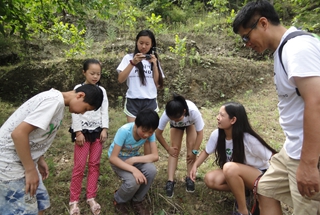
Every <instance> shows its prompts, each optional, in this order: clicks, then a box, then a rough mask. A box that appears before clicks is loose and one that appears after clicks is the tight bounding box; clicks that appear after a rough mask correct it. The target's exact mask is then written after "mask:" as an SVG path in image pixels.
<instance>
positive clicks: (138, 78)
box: [117, 30, 163, 122]
mask: <svg viewBox="0 0 320 215" xmlns="http://www.w3.org/2000/svg"><path fill="white" fill-rule="evenodd" d="M156 46H157V44H156V39H155V36H154V34H153V33H152V32H151V31H150V30H142V31H140V32H139V33H138V35H137V37H136V46H135V50H134V53H131V54H127V55H125V56H124V57H123V59H122V61H121V63H120V64H119V66H118V68H117V71H118V81H119V82H120V83H123V82H125V81H126V83H127V86H128V90H127V93H126V102H125V107H124V112H125V114H126V115H127V121H128V122H134V120H135V118H136V115H137V113H138V112H139V111H140V110H142V109H144V108H150V109H153V110H155V111H158V104H157V100H156V99H157V89H158V88H160V89H161V88H162V87H163V72H162V69H161V66H160V63H159V60H158V59H159V57H158V54H157V53H156V52H155V49H156Z"/></svg>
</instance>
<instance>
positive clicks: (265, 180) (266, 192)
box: [233, 0, 320, 215]
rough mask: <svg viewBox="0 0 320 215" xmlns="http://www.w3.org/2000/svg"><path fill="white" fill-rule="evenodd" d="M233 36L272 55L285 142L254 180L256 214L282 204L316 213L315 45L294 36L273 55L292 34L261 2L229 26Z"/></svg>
mask: <svg viewBox="0 0 320 215" xmlns="http://www.w3.org/2000/svg"><path fill="white" fill-rule="evenodd" d="M233 31H234V32H235V33H236V34H239V35H241V37H242V40H243V42H244V44H245V45H246V46H247V47H250V48H252V49H254V50H255V51H257V52H259V53H262V52H264V51H265V50H266V49H268V50H270V51H271V52H273V53H274V82H275V84H276V89H277V93H278V100H279V103H278V109H279V116H280V117H279V122H280V125H281V127H282V129H283V131H284V133H285V135H286V140H285V143H284V146H283V148H282V149H281V151H280V152H279V153H278V154H277V155H275V156H274V157H273V158H272V159H271V165H270V168H269V169H268V171H267V172H266V173H265V175H264V176H263V177H262V178H261V179H260V182H259V186H258V193H259V194H260V196H259V202H260V209H261V213H262V214H272V215H278V214H279V215H280V214H282V210H281V204H280V202H284V203H286V204H287V205H290V206H292V207H293V213H294V214H310V215H311V214H316V213H318V214H319V213H320V211H319V205H320V203H319V201H320V193H319V191H320V176H319V169H318V167H319V166H318V165H319V155H320V132H319V131H320V121H319V118H320V42H319V40H318V39H316V38H314V37H312V36H309V35H302V36H297V37H294V38H292V39H290V40H288V41H287V43H286V44H285V45H284V46H283V50H282V56H279V47H280V44H282V42H283V41H284V39H285V38H286V36H287V35H288V34H289V33H291V32H294V31H297V29H296V28H295V27H291V28H289V29H287V28H285V27H284V26H283V25H281V23H280V19H279V16H278V14H277V13H276V11H275V9H274V7H273V6H272V4H270V2H269V1H267V0H260V1H257V2H249V3H248V4H247V5H245V6H244V7H243V8H242V9H241V10H240V11H239V12H238V14H237V16H236V18H235V20H234V22H233ZM280 57H281V59H282V61H283V67H282V65H281V62H280Z"/></svg>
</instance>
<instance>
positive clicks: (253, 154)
mask: <svg viewBox="0 0 320 215" xmlns="http://www.w3.org/2000/svg"><path fill="white" fill-rule="evenodd" d="M218 136H219V130H218V129H216V130H214V131H213V132H212V133H211V135H210V138H209V140H208V142H207V145H206V149H205V150H206V152H207V153H208V154H212V153H214V152H215V150H216V148H217V143H218ZM243 143H244V152H245V161H244V163H245V164H246V165H249V166H252V167H254V168H257V169H260V170H264V169H268V167H269V159H270V158H271V156H272V152H271V151H270V150H269V149H267V148H266V147H265V146H264V145H262V144H261V143H260V142H259V140H258V139H257V138H255V137H254V136H252V135H251V134H249V133H244V137H243ZM232 153H233V141H232V140H226V154H227V162H228V161H231V158H232Z"/></svg>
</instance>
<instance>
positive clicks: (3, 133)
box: [0, 89, 65, 181]
mask: <svg viewBox="0 0 320 215" xmlns="http://www.w3.org/2000/svg"><path fill="white" fill-rule="evenodd" d="M64 107H65V104H64V99H63V95H62V93H61V92H60V91H58V90H55V89H51V90H49V91H45V92H42V93H39V94H38V95H35V96H34V97H32V98H30V99H29V100H28V101H26V102H25V103H24V104H22V105H21V106H20V107H19V108H18V109H17V110H16V111H15V112H14V113H13V114H12V115H11V116H10V117H9V118H8V119H7V121H6V122H5V123H4V124H3V125H2V127H1V128H0V180H3V181H8V180H15V179H20V178H23V177H24V176H25V173H24V172H25V170H24V167H23V166H22V163H21V161H20V158H19V156H18V155H17V152H16V150H15V146H14V143H13V140H12V138H11V133H12V131H13V130H14V129H15V128H16V127H17V126H18V125H19V124H20V123H21V122H26V123H28V124H31V125H33V126H36V127H37V129H35V130H33V131H32V132H31V133H30V135H29V144H30V149H31V156H32V159H33V160H34V162H35V163H36V162H37V161H38V159H39V158H40V157H41V156H42V155H43V154H44V153H45V152H46V151H47V150H48V148H49V147H50V145H51V143H52V142H53V140H54V138H55V136H56V133H57V130H58V128H59V127H60V125H61V122H62V119H63V114H64Z"/></svg>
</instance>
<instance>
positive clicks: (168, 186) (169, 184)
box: [166, 181, 175, 198]
mask: <svg viewBox="0 0 320 215" xmlns="http://www.w3.org/2000/svg"><path fill="white" fill-rule="evenodd" d="M174 184H175V182H174V181H167V184H166V194H167V197H168V198H172V197H173V193H174V192H173V188H174Z"/></svg>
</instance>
